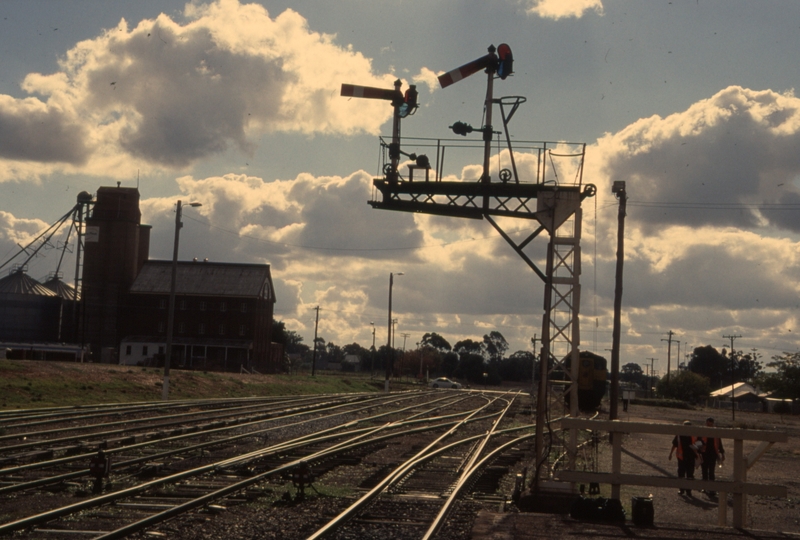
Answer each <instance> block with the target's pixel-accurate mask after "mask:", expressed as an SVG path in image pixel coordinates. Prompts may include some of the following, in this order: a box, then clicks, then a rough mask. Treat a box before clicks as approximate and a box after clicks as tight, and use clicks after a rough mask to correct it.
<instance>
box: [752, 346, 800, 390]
mask: <svg viewBox="0 0 800 540" xmlns="http://www.w3.org/2000/svg"><path fill="white" fill-rule="evenodd" d="M767 367H770V368H774V369H775V372H771V373H765V374H763V375H761V376H760V377H759V385H760V386H761V388H762V389H764V390H766V391H768V392H773V393H774V397H777V398H782V399H800V352H795V353H788V352H785V353H783V354H780V355H775V356H773V357H772V361H771V362H769V363H768V364H767Z"/></svg>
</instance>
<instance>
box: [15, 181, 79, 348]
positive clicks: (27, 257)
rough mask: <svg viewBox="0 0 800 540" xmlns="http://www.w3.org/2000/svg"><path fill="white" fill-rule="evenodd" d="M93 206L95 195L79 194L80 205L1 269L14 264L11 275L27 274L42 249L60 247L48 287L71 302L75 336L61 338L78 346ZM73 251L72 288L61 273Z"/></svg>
mask: <svg viewBox="0 0 800 540" xmlns="http://www.w3.org/2000/svg"><path fill="white" fill-rule="evenodd" d="M91 205H92V195H91V194H89V193H87V192H86V191H82V192H80V193H79V194H78V199H77V204H75V206H73V207H72V208H71V209H70V210H69V211H68V212H67V213H66V214H64V215H63V216H61V217H60V218H58V219H57V220H56V221H55V222H54V223H53V224H52V225H50V226H49V227H48V228H46V229H45V230H43V231H42V232H40V233H39V234H38V235H37V236H36V237H34V238H33V239H32V240H31V241H30V242H28V243H27V244H26V245H24V246H22V245H20V246H19V247H20V249H19V251H17V252H16V253H15V254H14V255H12V256H11V257H10V258H9V259H7V260H6V261H4V262H3V263H2V264H0V270H2V269H4V268H5V267H7V266H8V265H11V266H12V270H11V271H12V272H17V271H23V272H24V271H25V270H26V269H27V267H28V263H29V262H30V261H31V260H32V259H33V258H35V257H37V256H38V255H39V253H40V252H41V251H42V250H47V249H52V248H55V247H58V249H60V250H61V255H60V256H59V259H58V264H57V266H56V269H55V271H54V272H52V274H51V276H50V279H49V280H48V287H49V288H51V289H53V290H54V291H56V293H57V294H58V296H61V297H62V298H64V299H65V300H71V301H72V329H71V330H72V332H71V334H72V335H63V336H60V338H59V339H61V340H69V341H73V342H76V343H77V342H78V341H80V336H79V328H80V324H79V318H78V306H79V299H80V298H81V282H82V279H81V275H82V273H81V267H82V265H83V257H82V253H83V247H84V232H85V226H84V220H85V218H86V216H88V214H89V207H90V206H91ZM70 221H71V222H70ZM68 222H70V224H69V227H68V228H67V232H66V236H65V238H64V241H63V242H61V241H58V242H56V243H55V244H54V243H53V239H54V238H55V236H56V234H57V233H58V231H59V230H61V228H62V226H63V225H65V224H66V223H68ZM73 232H74V233H75V243H74V244H72V243H70V239H71V237H72V234H73ZM73 248H74V251H75V281H74V283H73V286H72V287H69V286H68V285H66V284H64V283H63V282H61V276H62V275H63V273H62V272H61V264H62V263H63V262H64V256H65V254H66V253H67V252H72V251H73ZM14 261H19V262H16V263H14V264H13V265H12V263H13V262H14Z"/></svg>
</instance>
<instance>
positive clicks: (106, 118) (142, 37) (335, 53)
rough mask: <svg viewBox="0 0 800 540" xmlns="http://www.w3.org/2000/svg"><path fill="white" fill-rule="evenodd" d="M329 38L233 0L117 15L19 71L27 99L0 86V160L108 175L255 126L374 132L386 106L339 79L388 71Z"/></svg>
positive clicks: (242, 136) (227, 144)
mask: <svg viewBox="0 0 800 540" xmlns="http://www.w3.org/2000/svg"><path fill="white" fill-rule="evenodd" d="M334 37H335V36H331V35H326V34H320V33H318V32H314V31H312V30H311V29H309V28H308V24H307V21H306V20H305V19H304V18H303V17H302V16H301V15H300V14H298V13H297V12H295V11H292V10H291V9H289V10H286V11H284V12H283V13H280V14H278V15H277V16H275V17H272V16H270V14H269V13H268V12H267V10H266V9H265V8H264V7H262V6H260V5H257V4H243V3H240V2H239V1H238V0H217V1H215V2H212V3H209V4H202V5H197V4H188V5H187V7H186V10H185V13H184V17H183V20H179V21H178V20H173V19H172V18H170V17H169V16H167V15H164V14H161V15H160V16H158V17H157V18H155V19H146V20H142V21H141V22H139V23H138V24H137V25H136V26H135V27H133V28H130V27H129V25H128V22H127V21H125V20H122V21H121V22H120V23H119V25H118V26H117V27H115V28H112V29H109V30H107V31H105V32H104V33H103V34H102V35H100V36H98V37H96V38H94V39H89V40H86V41H82V42H80V43H78V44H76V45H75V47H73V48H72V49H70V50H69V51H67V53H66V54H65V55H64V57H62V58H61V60H60V62H59V66H60V69H59V71H58V72H56V73H52V74H39V73H32V74H30V75H28V76H27V77H26V78H25V80H24V82H23V84H22V89H23V90H24V91H26V92H27V93H28V94H30V96H31V97H27V98H24V99H15V98H12V97H10V96H0V143H2V144H0V160H2V161H0V168H2V169H3V172H4V173H6V174H5V175H4V176H6V178H20V177H24V176H36V175H39V174H47V173H49V172H52V171H53V167H52V163H54V162H56V163H58V164H59V166H60V168H61V170H63V171H64V172H68V173H89V174H102V175H106V176H107V175H111V176H114V175H115V174H121V172H120V170H121V169H123V168H125V167H126V166H127V168H128V170H130V169H131V167H132V168H138V167H141V166H144V167H145V168H150V169H181V168H186V167H188V166H189V165H192V164H193V163H195V162H197V161H198V160H201V159H203V158H206V157H210V156H213V155H216V154H220V153H222V152H224V151H226V150H227V149H229V148H235V149H237V150H238V151H240V152H242V153H245V154H248V153H251V152H252V151H253V149H254V147H255V142H254V141H256V140H257V138H256V137H257V135H259V134H263V133H279V132H298V133H301V134H305V135H309V136H311V135H314V134H344V135H352V134H355V133H361V132H366V133H370V134H377V133H378V132H379V129H380V127H381V125H382V124H383V123H384V122H386V121H387V120H388V119H389V118H390V116H391V109H390V108H389V107H386V106H385V103H382V102H380V101H373V100H347V99H344V98H341V97H340V96H339V87H340V85H341V83H342V82H353V83H357V84H364V85H367V86H379V87H387V88H391V87H392V83H393V81H394V79H395V77H394V76H393V75H391V74H383V75H380V74H375V73H374V72H373V70H372V64H371V61H370V59H368V58H366V57H364V56H363V55H362V54H360V53H358V52H356V51H354V50H352V48H350V47H346V46H344V47H343V46H340V45H337V44H336V43H335V42H334ZM133 163H136V165H132V164H133ZM48 164H50V166H49V167H48V166H46V165H48Z"/></svg>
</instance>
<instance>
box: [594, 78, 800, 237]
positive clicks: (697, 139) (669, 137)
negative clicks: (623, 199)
mask: <svg viewBox="0 0 800 540" xmlns="http://www.w3.org/2000/svg"><path fill="white" fill-rule="evenodd" d="M798 144H800V99H798V98H797V97H795V96H794V95H793V94H792V93H786V94H780V93H778V92H774V91H772V90H761V91H757V90H750V89H746V88H741V87H738V86H731V87H729V88H726V89H724V90H721V91H720V92H718V93H717V94H716V95H714V96H713V97H711V98H709V99H706V100H702V101H700V102H698V103H695V104H694V105H692V106H691V107H690V108H689V109H687V110H686V111H683V112H680V113H675V114H673V115H670V116H668V117H666V118H661V117H659V116H653V117H650V118H644V119H641V120H639V121H637V122H635V123H633V124H631V125H630V126H628V127H626V128H625V129H623V130H621V131H620V132H618V133H614V134H609V135H606V136H605V137H604V138H602V139H601V140H600V141H599V144H598V146H599V148H598V150H599V151H600V153H601V155H603V156H606V166H605V170H604V171H603V173H604V176H606V177H607V178H609V179H624V180H626V181H627V183H628V193H629V196H630V199H631V207H630V213H631V215H632V216H633V217H634V218H635V219H636V220H637V221H640V222H641V223H642V224H643V226H646V227H648V228H649V229H650V230H653V229H656V228H658V227H662V226H664V225H667V224H671V225H692V226H698V227H699V226H703V225H713V226H731V227H741V228H748V229H753V228H756V227H760V226H764V225H765V224H766V225H774V226H777V227H780V228H784V229H789V230H792V231H795V232H796V231H800V219H798V218H796V217H795V216H796V214H797V213H796V212H791V213H790V212H785V209H786V205H794V204H796V203H797V202H798V199H800V187H798V186H797V185H796V183H795V182H794V180H795V179H796V178H797V177H798V175H800V156H798V154H797V152H796V151H795V150H794V149H796V148H797V147H798Z"/></svg>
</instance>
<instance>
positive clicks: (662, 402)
mask: <svg viewBox="0 0 800 540" xmlns="http://www.w3.org/2000/svg"><path fill="white" fill-rule="evenodd" d="M631 405H645V406H648V407H667V408H670V409H693V408H694V407H692V405H691V404H690V403H687V402H685V401H680V400H678V399H657V398H653V399H641V398H636V399H632V400H631Z"/></svg>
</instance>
